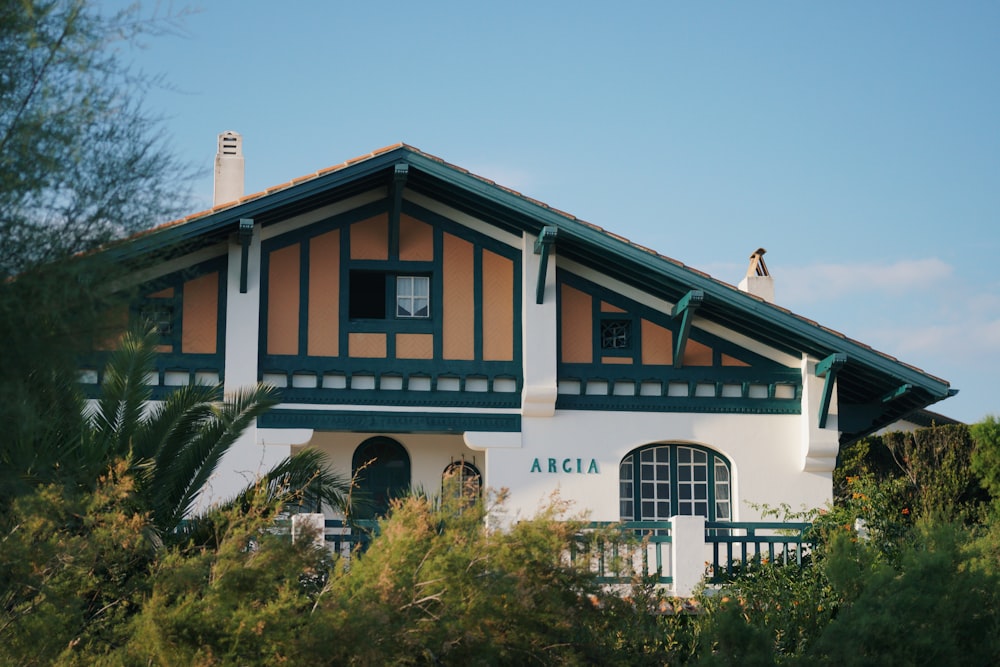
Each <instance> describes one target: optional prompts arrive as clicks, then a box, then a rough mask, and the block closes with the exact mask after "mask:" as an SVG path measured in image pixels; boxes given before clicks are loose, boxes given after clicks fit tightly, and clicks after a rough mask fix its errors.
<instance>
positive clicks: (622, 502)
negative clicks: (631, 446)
mask: <svg viewBox="0 0 1000 667" xmlns="http://www.w3.org/2000/svg"><path fill="white" fill-rule="evenodd" d="M730 489H731V486H730V473H729V461H727V460H726V459H725V458H724V457H723V456H721V455H719V454H717V453H715V452H713V451H712V450H710V449H706V448H705V447H697V446H694V445H679V444H655V445H646V446H644V447H640V448H638V449H635V450H632V451H631V452H629V454H628V455H627V456H626V457H625V458H623V459H622V462H621V465H620V466H619V468H618V496H619V513H620V514H621V518H622V521H660V520H666V519H669V518H670V517H672V516H676V515H678V514H681V515H692V516H703V517H705V518H706V519H708V520H709V521H728V520H730V519H732V516H733V515H732V496H731V494H730Z"/></svg>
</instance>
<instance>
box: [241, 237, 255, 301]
mask: <svg viewBox="0 0 1000 667" xmlns="http://www.w3.org/2000/svg"><path fill="white" fill-rule="evenodd" d="M239 239H240V294H246V293H247V267H248V265H249V264H250V242H251V241H252V240H253V218H240V232H239Z"/></svg>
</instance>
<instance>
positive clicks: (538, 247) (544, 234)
mask: <svg viewBox="0 0 1000 667" xmlns="http://www.w3.org/2000/svg"><path fill="white" fill-rule="evenodd" d="M558 234H559V228H558V227H552V226H546V227H542V231H541V232H539V233H538V238H537V239H536V240H535V254H536V255H541V257H540V258H539V259H538V284H537V285H536V286H535V303H538V304H541V303H543V302H544V301H545V278H546V274H547V272H548V269H549V253H550V252H551V248H552V246H553V245H555V243H556V236H557V235H558Z"/></svg>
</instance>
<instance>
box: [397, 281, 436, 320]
mask: <svg viewBox="0 0 1000 667" xmlns="http://www.w3.org/2000/svg"><path fill="white" fill-rule="evenodd" d="M430 316H431V279H430V278H429V277H427V276H396V317H402V318H420V317H430Z"/></svg>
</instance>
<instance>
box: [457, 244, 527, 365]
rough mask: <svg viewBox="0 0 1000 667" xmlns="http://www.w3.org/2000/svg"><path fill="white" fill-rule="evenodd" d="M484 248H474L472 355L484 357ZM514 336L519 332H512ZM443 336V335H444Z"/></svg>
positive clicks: (478, 357) (477, 357)
mask: <svg viewBox="0 0 1000 667" xmlns="http://www.w3.org/2000/svg"><path fill="white" fill-rule="evenodd" d="M483 252H484V250H483V248H481V247H479V246H473V250H472V355H473V356H474V357H475V358H476V359H482V358H483ZM512 334H513V335H514V336H516V335H517V332H512ZM442 337H443V336H442Z"/></svg>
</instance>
